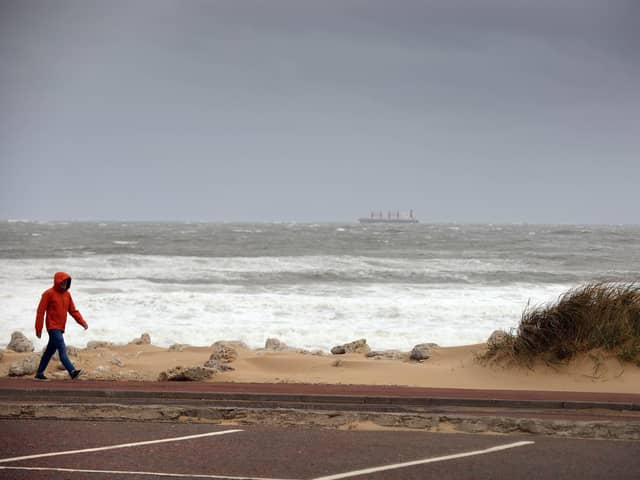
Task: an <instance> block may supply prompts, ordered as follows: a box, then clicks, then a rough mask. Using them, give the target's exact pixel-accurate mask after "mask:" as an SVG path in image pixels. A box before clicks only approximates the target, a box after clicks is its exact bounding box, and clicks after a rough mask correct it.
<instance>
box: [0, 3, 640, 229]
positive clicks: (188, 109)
mask: <svg viewBox="0 0 640 480" xmlns="http://www.w3.org/2000/svg"><path fill="white" fill-rule="evenodd" d="M638 52H640V2H638V1H637V0H626V1H625V0H611V1H607V2H604V1H601V0H526V1H525V0H482V1H471V0H469V1H462V0H439V1H435V0H434V1H427V0H425V1H409V0H400V1H394V2H390V1H387V0H379V1H377V0H369V1H363V0H359V1H355V0H351V1H349V0H342V1H328V0H323V1H299V0H290V1H285V0H269V1H267V0H255V1H244V0H228V1H167V0H149V1H113V0H110V1H102V0H101V1H86V0H78V1H69V0H59V1H46V0H41V1H32V0H15V1H13V0H0V218H28V219H41V220H49V219H70V220H110V219H112V220H210V221H254V220H259V221H271V220H297V221H332V220H337V221H352V220H355V219H356V218H357V217H358V216H362V215H367V214H368V212H369V211H370V210H371V209H375V210H384V211H386V210H387V209H394V210H395V209H400V210H405V211H408V210H409V209H410V208H413V209H414V210H415V211H416V213H417V215H418V216H419V218H420V219H421V220H422V221H423V222H441V221H457V222H521V221H525V222H532V223H636V224H637V223H640V220H639V218H640V216H639V215H640V214H639V211H640V209H639V207H638V205H639V203H640V202H639V201H638V197H637V192H638V183H639V180H640V158H639V146H640V87H639V85H640V54H639V53H638Z"/></svg>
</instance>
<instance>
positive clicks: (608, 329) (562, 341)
mask: <svg viewBox="0 0 640 480" xmlns="http://www.w3.org/2000/svg"><path fill="white" fill-rule="evenodd" d="M595 349H603V350H606V351H610V352H613V353H614V354H615V355H617V357H618V358H619V359H620V360H622V361H628V362H635V363H636V364H638V365H640V284H637V283H619V282H594V283H588V284H585V285H582V286H579V287H577V288H574V289H571V290H569V291H568V292H566V293H564V294H563V295H561V296H560V298H559V299H558V300H557V301H556V302H554V303H550V304H547V305H542V306H531V305H527V307H526V308H525V310H524V312H523V313H522V319H521V320H520V324H519V326H518V327H517V329H515V331H512V332H510V333H507V334H506V335H504V337H503V339H502V340H501V341H499V342H496V343H494V344H492V345H490V347H489V348H488V350H487V353H486V355H485V358H486V359H491V358H498V357H505V356H506V357H508V358H513V359H515V360H518V361H520V362H523V363H527V364H530V363H531V362H532V361H533V360H535V359H541V360H544V361H546V362H564V361H568V360H570V359H571V358H572V357H573V356H575V355H576V354H578V353H586V352H590V351H592V350H595Z"/></svg>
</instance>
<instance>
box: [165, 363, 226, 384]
mask: <svg viewBox="0 0 640 480" xmlns="http://www.w3.org/2000/svg"><path fill="white" fill-rule="evenodd" d="M215 374H216V370H214V369H213V368H206V367H199V366H194V367H180V366H178V367H175V368H170V369H169V370H165V371H164V372H161V373H160V375H158V381H160V382H167V381H169V382H201V381H202V380H206V379H207V378H211V377H212V376H214V375H215Z"/></svg>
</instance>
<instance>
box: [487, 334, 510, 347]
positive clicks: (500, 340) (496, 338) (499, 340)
mask: <svg viewBox="0 0 640 480" xmlns="http://www.w3.org/2000/svg"><path fill="white" fill-rule="evenodd" d="M507 338H509V334H508V333H507V332H505V331H504V330H494V331H493V333H492V334H491V335H489V338H488V340H487V348H489V349H490V350H493V349H496V348H498V347H500V346H501V345H502V344H504V342H505V341H506V340H507Z"/></svg>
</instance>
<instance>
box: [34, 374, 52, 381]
mask: <svg viewBox="0 0 640 480" xmlns="http://www.w3.org/2000/svg"><path fill="white" fill-rule="evenodd" d="M35 379H36V380H45V381H46V380H49V379H48V378H47V377H45V376H44V373H36V376H35Z"/></svg>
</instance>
